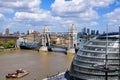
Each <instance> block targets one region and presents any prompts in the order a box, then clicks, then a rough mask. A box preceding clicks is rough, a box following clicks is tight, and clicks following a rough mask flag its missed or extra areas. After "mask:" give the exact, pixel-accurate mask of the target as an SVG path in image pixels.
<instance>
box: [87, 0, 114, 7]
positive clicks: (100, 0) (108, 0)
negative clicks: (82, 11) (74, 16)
mask: <svg viewBox="0 0 120 80" xmlns="http://www.w3.org/2000/svg"><path fill="white" fill-rule="evenodd" d="M88 1H89V0H88ZM114 1H115V0H91V1H89V3H90V5H91V6H92V7H107V6H109V5H110V4H112V3H113V2H114Z"/></svg>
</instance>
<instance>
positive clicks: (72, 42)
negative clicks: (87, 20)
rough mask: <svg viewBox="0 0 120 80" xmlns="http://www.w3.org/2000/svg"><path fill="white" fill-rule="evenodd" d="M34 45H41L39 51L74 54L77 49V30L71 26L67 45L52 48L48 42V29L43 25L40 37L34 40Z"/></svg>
mask: <svg viewBox="0 0 120 80" xmlns="http://www.w3.org/2000/svg"><path fill="white" fill-rule="evenodd" d="M34 42H35V43H41V46H40V48H39V51H52V50H54V49H58V50H60V49H63V51H66V53H76V51H77V50H78V49H77V28H76V27H75V25H74V24H72V25H71V26H70V27H69V29H68V45H66V46H57V45H56V46H53V45H52V44H51V40H50V29H49V28H48V27H47V26H46V25H45V26H44V27H43V29H42V33H41V35H40V36H39V37H38V38H36V39H35V41H34Z"/></svg>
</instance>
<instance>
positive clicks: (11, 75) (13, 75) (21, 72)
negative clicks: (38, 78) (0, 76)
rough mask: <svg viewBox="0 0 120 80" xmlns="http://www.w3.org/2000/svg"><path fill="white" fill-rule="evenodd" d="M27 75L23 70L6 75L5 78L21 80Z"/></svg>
mask: <svg viewBox="0 0 120 80" xmlns="http://www.w3.org/2000/svg"><path fill="white" fill-rule="evenodd" d="M27 74H29V72H28V71H26V70H23V69H17V70H16V72H13V73H8V74H7V75H6V78H21V77H23V76H25V75H27Z"/></svg>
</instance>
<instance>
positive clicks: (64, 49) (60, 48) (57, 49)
mask: <svg viewBox="0 0 120 80" xmlns="http://www.w3.org/2000/svg"><path fill="white" fill-rule="evenodd" d="M67 49H68V47H66V46H56V45H51V46H48V51H53V52H63V53H65V54H66V53H67ZM78 49H79V47H76V48H75V52H76V53H77V51H78Z"/></svg>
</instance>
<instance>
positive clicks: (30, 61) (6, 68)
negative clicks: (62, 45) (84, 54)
mask: <svg viewBox="0 0 120 80" xmlns="http://www.w3.org/2000/svg"><path fill="white" fill-rule="evenodd" d="M73 57H74V55H73V54H68V55H65V54H64V53H60V52H37V51H32V50H15V51H9V52H0V80H42V79H43V78H46V77H47V75H48V76H51V75H54V74H56V73H58V72H59V73H61V72H64V71H66V70H67V69H69V68H70V65H71V62H72V59H73ZM19 68H22V69H25V70H27V71H29V72H30V74H28V75H26V76H24V77H22V78H19V79H6V78H5V75H7V73H10V72H15V71H16V69H19Z"/></svg>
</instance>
